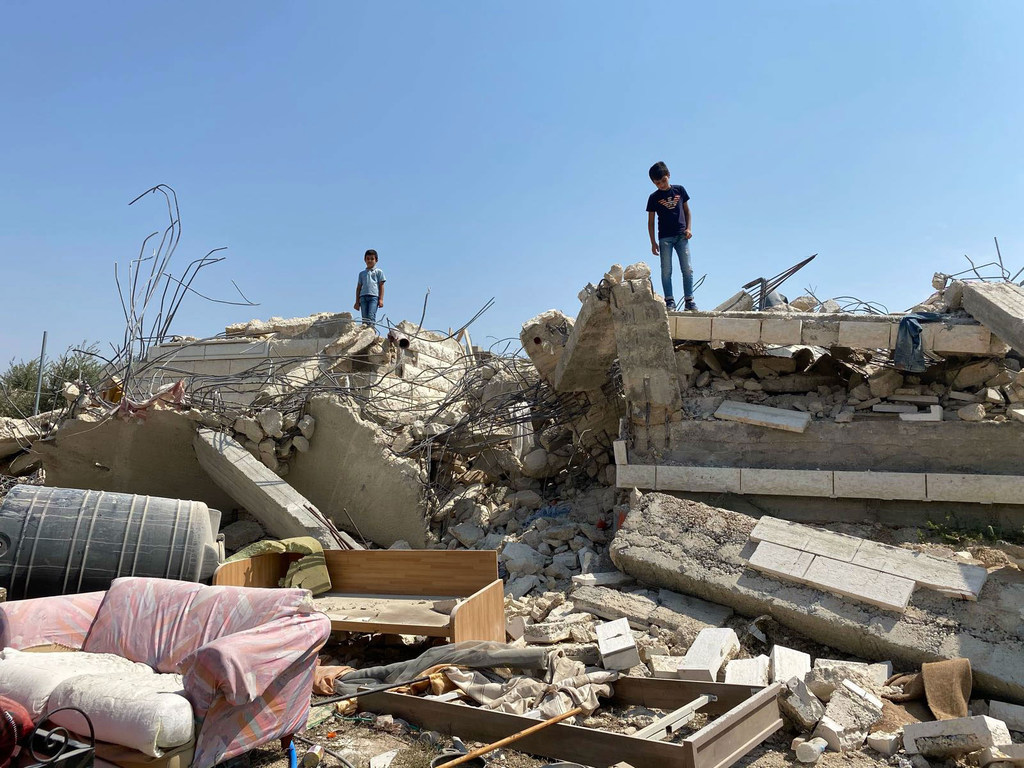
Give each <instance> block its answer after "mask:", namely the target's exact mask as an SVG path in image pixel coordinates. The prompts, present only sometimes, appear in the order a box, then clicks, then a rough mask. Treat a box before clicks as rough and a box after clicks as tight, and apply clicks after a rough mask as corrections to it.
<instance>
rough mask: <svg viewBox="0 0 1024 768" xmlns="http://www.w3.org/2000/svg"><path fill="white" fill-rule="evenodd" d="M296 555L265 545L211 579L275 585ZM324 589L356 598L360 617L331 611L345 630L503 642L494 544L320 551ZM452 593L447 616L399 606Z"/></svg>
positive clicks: (445, 597)
mask: <svg viewBox="0 0 1024 768" xmlns="http://www.w3.org/2000/svg"><path fill="white" fill-rule="evenodd" d="M299 557H301V555H298V554H293V553H280V552H271V553H269V554H266V555H257V556H256V557H250V558H247V559H245V560H236V561H234V562H231V563H224V564H223V565H221V566H220V567H219V568H218V569H217V571H216V572H215V573H214V574H213V582H212V583H213V584H215V585H221V586H238V587H276V586H278V583H279V582H280V580H281V579H282V578H283V577H284V576H285V574H286V573H287V572H288V565H289V564H290V563H291V562H292V561H293V560H296V559H298V558H299ZM324 558H325V560H326V561H327V571H328V573H329V574H330V576H331V591H330V592H328V593H325V594H323V595H319V596H318V597H317V598H314V599H315V600H316V599H320V600H321V601H322V602H323V603H324V604H327V603H328V601H329V599H330V598H340V599H344V600H345V601H346V602H348V603H349V604H358V603H359V602H364V603H365V605H366V606H367V610H366V611H364V613H365V614H366V615H365V616H362V617H360V618H359V619H357V620H352V619H351V618H346V617H345V616H342V615H336V614H335V615H332V613H331V612H329V611H327V610H325V611H324V612H325V613H327V615H328V617H330V619H331V628H332V629H335V630H346V631H349V632H381V633H384V634H395V635H426V636H427V637H446V638H448V640H449V641H451V642H456V643H457V642H461V641H463V640H494V641H496V642H499V643H503V642H505V592H504V585H503V584H502V581H501V579H499V578H498V553H497V552H494V551H462V550H460V551H453V552H449V551H446V550H432V549H412V550H400V549H394V550H393V549H374V550H342V549H328V550H324ZM424 599H426V600H435V601H444V600H451V599H458V600H459V603H458V604H457V605H456V606H455V608H454V609H452V611H451V614H450V615H444V616H442V615H440V614H433V615H432V616H430V617H429V620H424V619H423V617H422V613H423V611H422V610H420V611H419V612H418V613H417V612H416V611H412V610H408V611H405V613H406V614H408V617H403V615H402V614H403V609H402V602H403V600H405V601H407V602H409V603H410V605H411V604H412V603H413V602H416V603H422V601H423V600H424ZM380 604H387V605H388V610H387V611H386V613H387V614H388V615H387V616H386V617H382V618H381V619H380V620H377V619H375V618H372V616H371V614H373V613H374V611H373V610H372V608H371V606H376V605H380Z"/></svg>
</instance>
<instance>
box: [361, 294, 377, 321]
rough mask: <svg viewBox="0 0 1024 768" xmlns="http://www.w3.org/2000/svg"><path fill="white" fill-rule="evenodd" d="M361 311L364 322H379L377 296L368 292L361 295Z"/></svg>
mask: <svg viewBox="0 0 1024 768" xmlns="http://www.w3.org/2000/svg"><path fill="white" fill-rule="evenodd" d="M359 311H360V312H361V313H362V315H363V322H364V323H376V322H377V297H376V296H371V295H369V294H366V295H364V296H360V297H359Z"/></svg>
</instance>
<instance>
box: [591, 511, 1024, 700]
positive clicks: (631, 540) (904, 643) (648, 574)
mask: <svg viewBox="0 0 1024 768" xmlns="http://www.w3.org/2000/svg"><path fill="white" fill-rule="evenodd" d="M756 522H757V521H756V519H755V518H753V517H749V516H747V515H741V514H737V513H735V512H730V511H727V510H723V509H718V508H715V507H710V506H707V505H705V504H700V503H697V502H693V501H687V500H680V499H675V498H672V497H670V496H666V495H664V494H659V493H652V494H647V495H645V496H644V497H643V498H642V499H641V500H640V502H639V504H637V505H636V507H635V508H634V509H633V510H632V511H631V512H630V513H629V515H628V517H627V519H626V522H625V524H624V526H623V527H622V529H621V530H620V531H619V532H618V534H617V535H616V537H615V539H614V541H613V542H612V545H611V549H610V553H611V557H612V560H613V561H614V562H615V564H616V565H617V566H618V567H619V568H620V569H621V570H623V571H624V572H626V573H628V574H630V575H632V576H634V577H635V578H637V579H638V580H640V581H642V582H644V583H647V584H651V585H655V586H658V587H664V588H666V589H672V590H675V591H678V592H682V593H684V594H690V595H695V596H697V597H700V598H703V599H705V600H710V601H712V602H716V603H720V604H722V605H728V606H730V607H732V608H733V609H735V610H736V611H738V612H740V613H742V614H744V615H747V616H751V617H756V616H760V615H762V614H770V615H771V616H772V617H774V618H775V619H776V620H777V621H779V622H780V623H782V624H785V625H787V626H789V627H791V628H793V629H795V630H797V631H799V632H801V633H802V634H804V635H806V636H808V637H810V638H812V639H814V640H816V641H818V642H820V643H824V644H826V645H830V646H833V647H835V648H838V649H840V650H844V651H846V652H848V653H851V654H855V655H858V656H861V657H862V658H866V659H875V660H878V659H892V660H893V661H902V662H905V663H906V664H910V665H918V664H920V663H922V662H925V661H938V660H940V659H949V658H956V657H961V656H963V657H967V658H969V659H970V660H971V667H972V669H973V672H974V682H975V685H976V687H977V688H978V689H980V690H982V691H985V692H987V693H989V694H991V695H993V696H997V697H1006V698H1010V699H1013V700H1014V701H1022V700H1024V665H1022V664H1021V663H1020V660H1021V659H1022V658H1024V625H1022V624H1021V621H1020V615H1021V613H1020V612H1021V610H1024V587H1022V585H1021V584H1020V583H1019V581H1020V580H1019V578H1017V575H1018V572H1017V571H1015V570H1013V569H1010V568H1003V569H1000V570H997V571H995V572H992V573H990V575H989V579H988V582H987V583H986V584H985V588H984V590H983V591H982V593H981V596H980V598H979V600H978V601H977V602H971V601H966V600H957V599H954V598H951V597H948V596H945V595H942V594H940V593H938V592H935V591H932V590H927V589H918V590H917V591H916V592H915V593H914V594H913V597H912V599H911V602H910V605H909V606H908V608H907V609H906V612H905V613H902V614H900V613H894V612H890V611H880V610H879V609H877V608H875V607H873V606H869V605H865V604H863V603H858V602H852V601H850V600H848V599H844V598H842V597H840V596H838V595H833V594H830V593H826V592H821V591H819V590H816V589H812V588H810V587H805V586H800V585H797V584H793V583H785V582H781V581H776V580H774V579H772V578H769V577H767V576H764V575H763V574H761V573H759V572H758V571H755V570H752V569H751V568H749V567H748V565H747V559H748V557H749V555H750V553H751V552H752V551H753V547H754V545H753V544H752V543H751V542H750V541H749V535H750V532H751V531H752V530H753V527H754V525H755V523H756Z"/></svg>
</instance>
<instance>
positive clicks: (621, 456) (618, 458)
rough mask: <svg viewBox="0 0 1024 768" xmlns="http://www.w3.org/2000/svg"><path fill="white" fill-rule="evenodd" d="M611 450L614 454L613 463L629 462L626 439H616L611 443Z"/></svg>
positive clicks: (623, 463)
mask: <svg viewBox="0 0 1024 768" xmlns="http://www.w3.org/2000/svg"><path fill="white" fill-rule="evenodd" d="M612 451H613V452H614V454H615V463H616V465H618V466H620V467H621V466H624V465H626V464H629V454H628V453H627V451H626V441H625V440H616V441H615V442H613V443H612Z"/></svg>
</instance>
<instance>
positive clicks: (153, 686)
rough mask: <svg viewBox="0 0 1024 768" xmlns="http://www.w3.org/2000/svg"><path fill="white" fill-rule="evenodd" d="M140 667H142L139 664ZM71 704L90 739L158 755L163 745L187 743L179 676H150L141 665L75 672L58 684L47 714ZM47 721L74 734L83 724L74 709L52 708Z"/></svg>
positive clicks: (190, 730)
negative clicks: (89, 722) (112, 670)
mask: <svg viewBox="0 0 1024 768" xmlns="http://www.w3.org/2000/svg"><path fill="white" fill-rule="evenodd" d="M139 666H140V667H141V666H142V665H139ZM61 707H76V708H78V709H80V710H82V711H83V712H86V713H87V714H88V715H89V718H90V719H91V720H92V725H93V729H94V730H95V733H96V738H97V739H99V740H101V741H107V742H111V743H113V744H120V745H121V746H124V747H130V748H131V749H136V750H138V751H139V752H142V753H143V754H146V755H151V756H153V757H160V756H161V755H162V754H163V750H164V749H168V748H173V747H179V746H181V745H183V744H188V743H189V742H190V741H192V737H193V735H194V730H195V725H194V722H195V720H194V717H193V714H192V705H191V704H189V702H188V699H186V698H185V691H184V689H183V688H182V684H181V675H171V674H156V673H154V672H153V671H152V670H149V669H148V668H147V671H146V672H141V671H139V670H138V669H136V670H131V671H125V672H122V673H115V674H106V675H78V676H77V677H72V678H69V679H67V680H64V681H63V682H61V683H59V684H58V685H57V687H56V688H54V689H53V693H51V694H50V700H49V703H48V704H47V706H46V709H47V712H54V711H55V710H57V709H60V708H61ZM52 720H53V722H55V723H56V724H57V725H62V726H64V727H65V728H68V729H70V730H73V731H75V732H77V733H88V726H87V725H85V723H84V722H83V719H82V716H81V715H79V714H78V713H77V712H69V711H64V712H56V713H55V714H54V715H53V717H52Z"/></svg>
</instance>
